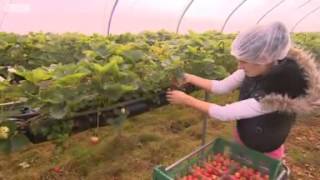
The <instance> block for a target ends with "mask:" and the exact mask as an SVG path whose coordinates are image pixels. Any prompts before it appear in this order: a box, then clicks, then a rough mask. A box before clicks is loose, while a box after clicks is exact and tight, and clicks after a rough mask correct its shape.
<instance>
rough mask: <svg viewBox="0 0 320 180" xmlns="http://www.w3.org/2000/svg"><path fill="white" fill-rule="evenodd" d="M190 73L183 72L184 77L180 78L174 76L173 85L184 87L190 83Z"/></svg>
mask: <svg viewBox="0 0 320 180" xmlns="http://www.w3.org/2000/svg"><path fill="white" fill-rule="evenodd" d="M189 75H190V74H188V73H183V75H182V77H180V78H174V79H173V81H172V85H173V87H177V88H179V87H183V86H185V85H186V84H188V83H189V78H188V77H189Z"/></svg>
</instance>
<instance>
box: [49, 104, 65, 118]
mask: <svg viewBox="0 0 320 180" xmlns="http://www.w3.org/2000/svg"><path fill="white" fill-rule="evenodd" d="M67 112H68V110H67V107H66V106H65V105H63V104H53V105H51V106H50V107H49V114H50V116H51V117H52V118H54V119H62V118H64V117H65V116H66V115H67Z"/></svg>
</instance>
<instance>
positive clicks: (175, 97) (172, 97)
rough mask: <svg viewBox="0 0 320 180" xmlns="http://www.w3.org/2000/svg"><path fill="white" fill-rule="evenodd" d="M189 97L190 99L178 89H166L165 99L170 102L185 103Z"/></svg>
mask: <svg viewBox="0 0 320 180" xmlns="http://www.w3.org/2000/svg"><path fill="white" fill-rule="evenodd" d="M189 99H190V96H189V95H187V94H186V93H184V92H182V91H178V90H173V91H170V90H169V91H167V100H168V101H169V102H170V103H171V104H181V105H187V102H188V101H189Z"/></svg>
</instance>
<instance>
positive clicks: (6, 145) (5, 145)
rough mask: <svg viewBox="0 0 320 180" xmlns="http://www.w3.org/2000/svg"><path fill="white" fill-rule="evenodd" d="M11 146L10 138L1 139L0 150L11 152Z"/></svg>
mask: <svg viewBox="0 0 320 180" xmlns="http://www.w3.org/2000/svg"><path fill="white" fill-rule="evenodd" d="M10 150H11V146H10V141H9V140H0V152H2V153H6V154H8V153H10Z"/></svg>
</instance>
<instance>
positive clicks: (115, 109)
mask: <svg viewBox="0 0 320 180" xmlns="http://www.w3.org/2000/svg"><path fill="white" fill-rule="evenodd" d="M180 90H183V91H184V92H186V93H191V92H194V91H195V90H197V89H196V88H195V87H194V86H192V85H188V86H185V87H184V88H182V89H180ZM156 99H157V101H154V100H149V99H144V98H140V99H134V100H129V101H125V102H120V103H117V104H115V105H112V106H109V107H106V108H102V109H100V110H99V111H100V113H99V127H100V126H106V125H110V124H112V123H111V122H110V121H112V120H113V119H115V118H117V117H119V112H120V111H121V109H125V111H126V117H132V116H136V115H139V114H142V113H145V112H148V111H151V110H153V109H155V108H158V107H161V106H164V105H167V104H168V103H169V102H168V101H167V98H166V91H163V92H161V93H159V94H158V97H156ZM97 115H98V111H97V109H94V110H88V111H82V112H78V113H75V114H73V115H72V116H71V118H70V119H71V120H72V121H73V128H72V134H75V133H79V132H82V131H85V130H88V129H91V128H96V127H97V119H98V118H97ZM32 117H34V114H33V115H32ZM26 135H27V137H28V138H29V139H30V140H31V141H32V142H33V143H40V142H43V141H46V140H47V139H46V138H45V137H44V136H41V135H34V134H32V133H31V131H30V129H27V130H26Z"/></svg>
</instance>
